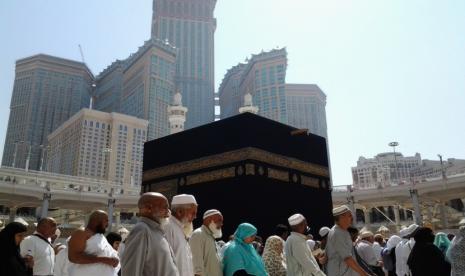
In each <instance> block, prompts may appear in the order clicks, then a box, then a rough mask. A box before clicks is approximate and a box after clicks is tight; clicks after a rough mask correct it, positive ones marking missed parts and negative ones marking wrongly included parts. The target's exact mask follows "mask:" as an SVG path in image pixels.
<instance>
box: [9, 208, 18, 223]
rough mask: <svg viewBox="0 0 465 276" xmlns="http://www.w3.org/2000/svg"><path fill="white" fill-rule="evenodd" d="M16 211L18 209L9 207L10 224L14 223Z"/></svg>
mask: <svg viewBox="0 0 465 276" xmlns="http://www.w3.org/2000/svg"><path fill="white" fill-rule="evenodd" d="M17 211H18V208H16V207H10V222H13V221H15V218H16V212H17Z"/></svg>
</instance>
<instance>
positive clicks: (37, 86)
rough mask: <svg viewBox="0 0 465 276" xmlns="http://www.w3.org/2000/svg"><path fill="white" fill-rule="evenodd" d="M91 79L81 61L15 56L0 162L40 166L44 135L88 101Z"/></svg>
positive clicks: (9, 164) (26, 166) (13, 165)
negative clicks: (3, 145)
mask: <svg viewBox="0 0 465 276" xmlns="http://www.w3.org/2000/svg"><path fill="white" fill-rule="evenodd" d="M93 79H94V77H93V75H92V73H91V72H90V70H89V68H87V66H86V65H85V64H84V63H81V62H76V61H72V60H67V59H62V58H58V57H53V56H48V55H43V54H39V55H35V56H31V57H28V58H24V59H20V60H18V61H17V62H16V75H15V82H14V87H13V94H12V97H11V104H10V118H9V121H8V128H7V134H6V139H5V148H4V150H3V159H2V165H3V166H12V167H19V168H27V169H33V170H39V169H42V166H43V164H42V161H43V156H44V154H45V151H46V143H47V135H49V134H50V133H51V132H52V131H54V130H55V129H56V128H58V127H59V126H60V125H61V124H62V123H64V122H65V121H66V120H68V119H69V118H70V117H71V116H73V115H74V114H75V113H77V112H78V111H79V110H80V109H81V108H83V107H86V106H88V105H89V102H90V94H91V89H92V83H93Z"/></svg>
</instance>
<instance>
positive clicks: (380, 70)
mask: <svg viewBox="0 0 465 276" xmlns="http://www.w3.org/2000/svg"><path fill="white" fill-rule="evenodd" d="M151 13H152V1H151V0H2V1H0V37H1V38H2V39H1V43H0V91H1V94H0V97H1V98H0V154H1V152H2V151H3V143H4V140H5V133H6V128H7V124H8V116H9V104H10V99H11V92H12V87H13V80H14V66H15V60H17V59H20V58H23V57H27V56H30V55H34V54H37V53H46V54H50V55H55V56H59V57H63V58H69V59H75V60H81V57H80V54H79V48H78V44H81V45H82V47H83V50H84V55H85V60H86V63H87V64H88V66H89V67H90V68H91V70H92V71H93V72H94V73H99V72H100V71H102V70H103V69H104V68H105V67H106V66H108V65H109V64H110V63H111V62H112V61H113V60H115V59H124V58H126V57H128V56H129V54H130V53H133V52H135V51H136V50H137V48H138V47H139V46H141V45H142V44H143V42H144V41H145V40H147V39H148V38H149V36H150V22H151ZM464 14H465V1H462V0H456V1H453V0H450V1H446V0H444V1H433V0H431V1H428V0H417V1H414V0H410V1H405V0H385V1H372V0H366V1H348V0H345V1H332V0H320V1H312V0H286V1H283V0H218V3H217V6H216V10H215V16H216V18H217V22H218V26H217V30H216V33H215V66H216V72H215V82H216V87H218V86H219V83H220V82H221V80H222V78H223V76H224V74H225V72H226V70H227V69H228V68H230V67H231V66H233V65H236V64H237V63H238V62H241V61H244V59H245V58H246V57H248V56H250V55H251V54H253V53H258V52H260V51H261V50H262V49H263V50H270V49H272V48H275V47H276V46H279V47H283V46H286V47H287V51H288V59H289V60H288V71H287V78H286V81H287V82H294V83H316V84H318V85H319V86H320V88H321V89H322V90H323V91H324V92H325V93H326V95H327V106H326V112H327V118H328V133H329V144H330V154H331V161H332V170H333V181H334V184H335V185H347V184H350V183H352V177H351V170H350V167H351V166H355V165H356V161H357V159H358V157H359V156H360V155H363V156H365V157H372V156H374V155H376V154H377V153H380V152H385V151H391V149H390V148H389V147H388V146H387V144H388V142H390V141H398V142H399V143H400V146H399V147H398V150H399V151H400V152H402V153H403V154H404V155H413V154H414V153H416V152H419V153H421V154H422V157H423V158H428V159H437V156H436V155H437V154H438V153H440V154H442V155H443V156H444V157H445V158H451V157H455V158H465V145H464V144H465V124H464V119H465V16H464Z"/></svg>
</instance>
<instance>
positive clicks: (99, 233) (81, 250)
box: [68, 210, 119, 276]
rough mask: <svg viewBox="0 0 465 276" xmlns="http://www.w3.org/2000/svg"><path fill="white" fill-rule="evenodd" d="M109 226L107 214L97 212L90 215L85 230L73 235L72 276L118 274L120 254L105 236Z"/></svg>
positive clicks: (71, 246)
mask: <svg viewBox="0 0 465 276" xmlns="http://www.w3.org/2000/svg"><path fill="white" fill-rule="evenodd" d="M107 226H108V215H107V213H105V212H104V211H101V210H97V211H94V212H92V214H91V215H90V217H89V222H88V223H87V227H86V228H85V229H78V230H76V231H75V232H74V233H73V234H72V235H71V239H70V240H69V243H68V245H69V247H68V259H69V261H70V264H69V270H68V271H69V275H70V276H87V275H99V276H107V275H108V276H114V275H115V274H116V273H117V272H118V270H119V259H118V253H117V252H116V251H115V250H114V249H113V247H111V245H110V244H109V243H108V241H107V239H106V238H105V236H104V235H103V234H105V229H106V228H107Z"/></svg>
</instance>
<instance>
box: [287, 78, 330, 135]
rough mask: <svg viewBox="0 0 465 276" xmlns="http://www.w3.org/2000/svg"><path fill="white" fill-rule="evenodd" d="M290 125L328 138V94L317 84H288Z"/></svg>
mask: <svg viewBox="0 0 465 276" xmlns="http://www.w3.org/2000/svg"><path fill="white" fill-rule="evenodd" d="M286 105H287V117H288V123H289V125H291V126H293V127H297V128H306V129H308V130H309V131H310V132H311V133H313V134H316V135H319V136H322V137H325V138H327V137H328V131H327V129H326V95H325V94H324V93H323V91H321V89H320V88H319V87H318V85H316V84H286Z"/></svg>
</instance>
